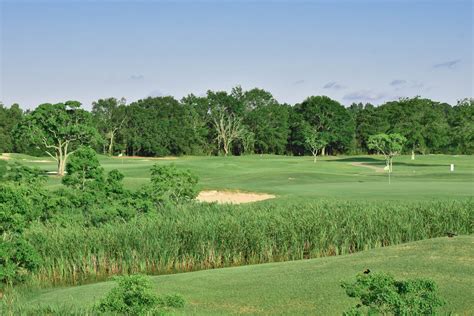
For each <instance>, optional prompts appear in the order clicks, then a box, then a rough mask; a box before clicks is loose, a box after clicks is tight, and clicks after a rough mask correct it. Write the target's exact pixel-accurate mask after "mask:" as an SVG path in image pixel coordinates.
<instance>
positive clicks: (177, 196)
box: [142, 164, 198, 206]
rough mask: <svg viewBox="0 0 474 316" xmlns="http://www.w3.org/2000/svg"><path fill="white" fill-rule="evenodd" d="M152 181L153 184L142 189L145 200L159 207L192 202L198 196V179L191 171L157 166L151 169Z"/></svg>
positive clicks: (171, 166)
mask: <svg viewBox="0 0 474 316" xmlns="http://www.w3.org/2000/svg"><path fill="white" fill-rule="evenodd" d="M150 181H151V184H150V185H149V186H145V187H144V188H143V189H142V191H144V198H146V199H147V200H150V201H153V202H154V203H155V204H156V205H158V206H161V205H163V204H166V203H167V202H171V203H172V204H178V203H181V202H185V201H190V200H193V199H194V198H195V197H196V196H197V194H198V190H197V182H198V178H197V177H196V176H195V175H194V174H192V173H191V171H189V170H181V169H178V168H176V166H175V165H158V164H155V165H154V166H153V167H152V168H151V179H150ZM142 194H143V193H142Z"/></svg>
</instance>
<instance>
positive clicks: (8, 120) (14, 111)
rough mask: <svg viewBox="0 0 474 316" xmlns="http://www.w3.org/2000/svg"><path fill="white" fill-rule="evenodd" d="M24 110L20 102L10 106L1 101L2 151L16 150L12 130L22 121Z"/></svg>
mask: <svg viewBox="0 0 474 316" xmlns="http://www.w3.org/2000/svg"><path fill="white" fill-rule="evenodd" d="M22 116H23V111H22V110H21V109H20V107H19V106H18V104H13V105H12V106H11V107H10V108H7V107H4V106H3V104H2V103H1V102H0V153H1V152H7V153H8V152H13V151H14V144H15V142H14V139H13V138H14V137H13V135H12V131H13V129H14V127H15V126H16V124H18V123H19V122H20V121H21V118H22Z"/></svg>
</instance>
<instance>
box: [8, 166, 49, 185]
mask: <svg viewBox="0 0 474 316" xmlns="http://www.w3.org/2000/svg"><path fill="white" fill-rule="evenodd" d="M6 180H7V181H12V182H14V183H16V184H17V185H21V184H24V185H41V184H44V183H45V182H46V180H47V177H46V176H45V175H44V174H43V171H42V170H40V169H39V168H30V167H27V166H25V165H22V164H19V163H18V162H16V163H15V164H14V165H12V166H10V168H9V170H8V172H7V177H6Z"/></svg>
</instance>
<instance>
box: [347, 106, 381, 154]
mask: <svg viewBox="0 0 474 316" xmlns="http://www.w3.org/2000/svg"><path fill="white" fill-rule="evenodd" d="M348 110H349V112H350V113H351V115H352V117H353V119H354V123H355V141H356V146H357V148H358V150H359V151H361V152H366V153H367V152H368V151H369V147H368V145H367V140H368V139H369V136H370V135H375V134H378V133H383V132H385V131H387V130H388V129H389V127H390V125H389V124H388V122H387V120H386V118H385V117H383V116H382V115H379V111H378V108H376V107H375V106H374V105H372V104H370V103H367V104H365V105H364V104H362V103H359V104H355V103H353V104H352V105H351V106H350V107H349V108H348Z"/></svg>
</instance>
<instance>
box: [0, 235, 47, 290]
mask: <svg viewBox="0 0 474 316" xmlns="http://www.w3.org/2000/svg"><path fill="white" fill-rule="evenodd" d="M40 260H41V259H40V257H39V256H38V254H37V252H36V250H35V249H34V248H33V247H32V246H31V245H30V244H29V243H28V242H27V241H26V240H24V239H23V237H21V235H18V234H8V233H4V234H3V235H0V293H1V292H2V291H1V289H2V288H3V287H5V286H12V285H14V284H17V283H21V282H24V281H25V280H26V279H27V278H28V277H29V276H30V272H33V271H35V270H36V269H37V268H38V266H39V262H40Z"/></svg>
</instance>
